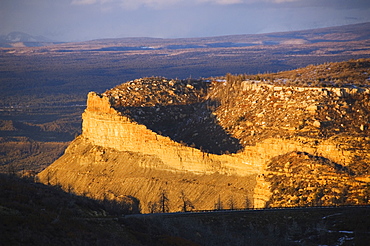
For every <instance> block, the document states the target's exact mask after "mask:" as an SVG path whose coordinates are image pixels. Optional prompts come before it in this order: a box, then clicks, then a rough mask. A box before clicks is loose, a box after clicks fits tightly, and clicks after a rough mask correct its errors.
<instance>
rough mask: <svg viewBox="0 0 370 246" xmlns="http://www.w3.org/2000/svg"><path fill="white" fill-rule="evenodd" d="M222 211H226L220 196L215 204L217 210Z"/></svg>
mask: <svg viewBox="0 0 370 246" xmlns="http://www.w3.org/2000/svg"><path fill="white" fill-rule="evenodd" d="M222 209H224V206H223V204H222V201H221V197H220V195H218V200H217V202H216V203H215V210H222Z"/></svg>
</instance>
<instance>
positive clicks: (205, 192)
mask: <svg viewBox="0 0 370 246" xmlns="http://www.w3.org/2000/svg"><path fill="white" fill-rule="evenodd" d="M144 82H145V83H144ZM144 82H143V81H137V82H130V83H127V84H123V85H121V86H120V87H118V88H119V89H117V88H115V89H113V90H110V91H107V92H106V93H104V94H102V95H99V94H97V93H94V92H92V93H89V95H88V102H87V108H86V110H85V112H84V113H83V126H82V135H81V136H80V137H78V138H77V139H76V140H75V141H74V142H73V143H72V144H71V146H70V147H69V148H68V149H67V151H66V153H65V154H64V155H63V156H62V157H61V158H60V159H59V160H57V161H56V162H55V163H54V164H52V165H51V166H50V167H49V168H47V169H46V170H45V171H43V172H42V173H40V175H39V177H40V179H41V181H42V182H45V183H52V184H60V185H62V186H63V187H64V188H65V189H67V190H69V189H73V190H74V191H75V192H76V193H79V194H86V195H87V194H88V195H89V196H92V197H95V198H98V199H104V198H107V197H108V198H109V199H120V197H123V196H126V195H130V196H134V197H136V198H138V199H139V200H140V201H141V204H142V209H143V211H144V212H148V211H149V208H148V204H149V203H151V202H155V201H157V200H158V197H159V195H160V193H161V192H163V191H164V190H165V191H166V192H167V193H168V196H169V198H170V201H171V203H172V204H171V206H170V207H171V208H170V210H171V211H179V210H181V208H179V207H181V203H182V198H181V196H182V197H183V196H184V194H185V195H186V196H187V198H188V199H189V200H191V201H192V203H193V205H194V207H195V208H196V209H213V208H214V206H215V203H217V201H222V202H223V207H225V208H227V207H234V208H235V207H239V208H243V207H246V206H249V207H250V206H254V207H265V206H266V205H268V206H288V205H289V206H298V205H305V206H306V205H314V204H313V203H314V202H313V200H314V199H313V198H312V197H311V198H309V195H304V197H306V198H304V199H303V198H302V199H301V198H299V199H297V198H296V197H295V196H297V195H296V194H293V193H292V192H290V193H289V192H288V193H287V192H281V190H282V189H283V188H284V185H286V184H289V182H291V181H292V180H294V179H299V180H303V179H304V180H305V181H304V182H300V185H298V186H297V187H296V188H297V189H298V191H300V192H301V193H302V194H303V193H304V194H309V193H310V191H312V188H309V187H311V186H312V184H315V185H318V186H319V187H321V186H323V185H326V184H327V183H330V182H329V181H328V180H330V181H331V182H332V180H336V181H335V182H336V185H335V187H336V188H337V189H338V192H336V193H333V194H327V196H326V198H323V199H324V200H325V201H326V200H328V201H332V202H321V204H324V205H331V204H334V202H336V201H337V200H338V199H339V200H340V199H341V198H340V197H338V196H340V195H338V194H339V193H340V191H343V192H344V191H345V192H347V194H351V195H350V196H351V197H352V198H350V199H348V200H346V201H347V203H348V204H364V203H365V204H366V203H367V202H368V199H362V200H361V199H359V197H364V196H366V194H367V190H366V189H367V188H366V187H367V184H368V183H367V182H368V180H367V176H366V175H368V174H369V173H368V171H369V167H368V163H369V157H370V151H369V150H370V148H369V147H370V138H369V137H368V133H369V127H368V124H369V122H370V118H369V117H370V116H369V115H370V114H369V105H370V104H369V91H368V90H367V89H356V90H355V89H348V88H328V89H323V88H309V87H308V88H304V87H281V86H279V87H278V86H272V85H269V84H266V83H262V82H258V81H244V82H240V83H236V82H233V81H228V82H227V83H220V82H214V83H209V82H206V83H205V82H204V84H202V85H200V84H199V83H200V82H199V81H197V83H196V84H194V85H192V84H191V83H190V82H188V83H185V84H184V85H182V86H177V87H176V83H177V82H176V81H175V82H173V81H172V82H171V81H167V80H160V81H157V80H156V81H154V82H153V81H152V83H147V81H144ZM144 85H145V86H146V87H145V88H146V89H144V91H145V90H148V91H151V90H152V89H150V88H152V87H155V88H154V89H155V90H158V91H157V92H156V93H158V94H160V95H162V94H163V95H164V97H165V98H166V100H162V99H161V100H159V99H155V100H152V97H153V95H151V94H148V93H144V94H143V93H139V94H138V95H139V96H138V97H133V96H132V95H131V93H132V92H133V91H136V92H138V91H140V90H141V88H142V87H143V86H144ZM148 88H149V89H148ZM158 88H160V89H158ZM181 88H187V89H186V93H185V92H184V91H182V90H180V89H181ZM154 89H153V90H154ZM207 90H208V92H207V93H205V92H206V91H207ZM164 102H165V103H164ZM188 105H191V106H188ZM158 115H159V116H160V117H158ZM349 122H352V123H353V124H349ZM163 125H165V127H163ZM189 129H190V130H189ZM191 143H193V144H191ZM203 146H205V147H203ZM214 149H217V151H212V150H214ZM290 153H306V155H307V156H312V157H315V158H316V157H317V158H325V160H328V161H329V162H330V163H334V164H335V165H336V166H338V167H341V168H342V169H343V170H344V169H345V170H347V171H346V173H343V172H337V171H335V170H332V171H330V172H327V171H325V170H326V169H325V168H324V169H323V168H322V166H325V165H324V164H322V163H321V164H320V163H319V164H317V165H316V164H309V165H308V164H307V163H305V162H304V161H302V160H301V159H299V158H298V161H295V162H294V165H295V166H300V165H301V166H302V167H305V168H306V169H307V170H311V171H312V170H314V171H312V172H311V171H310V172H309V171H305V172H299V171H292V169H290V167H289V165H287V166H286V167H285V169H284V168H279V169H277V170H275V169H274V168H272V167H274V164H271V163H275V162H274V161H273V160H274V158H277V157H278V156H284V158H287V157H286V156H285V155H289V154H290ZM303 160H304V159H303ZM329 162H328V163H329ZM280 169H281V170H280ZM328 173H329V174H328ZM305 175H307V177H305V178H303V177H304V176H305ZM351 175H352V176H353V177H352V176H351ZM315 177H318V178H315ZM279 179H281V180H285V181H284V182H283V183H282V184H281V185H279V182H278V181H277V180H279ZM325 180H326V181H325ZM324 181H325V182H324ZM351 182H352V183H351ZM328 187H329V186H327V188H328ZM351 187H352V188H351ZM353 187H354V188H353ZM325 189H326V188H325ZM284 190H285V189H284ZM321 191H322V190H321ZM317 193H319V190H317V192H316V190H315V192H314V194H317ZM288 196H289V199H287V201H288V202H281V200H284V197H288ZM333 196H335V197H336V199H337V200H335V199H332V198H333ZM322 197H325V195H324V196H321V197H320V198H315V199H316V200H317V199H321V198H322ZM316 200H315V201H316ZM360 200H361V201H360ZM297 201H298V202H297ZM218 203H219V202H218ZM226 204H228V205H226Z"/></svg>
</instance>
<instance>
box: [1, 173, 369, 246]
mask: <svg viewBox="0 0 370 246" xmlns="http://www.w3.org/2000/svg"><path fill="white" fill-rule="evenodd" d="M0 186H1V187H2V188H3V189H1V190H0V220H1V223H0V231H1V233H0V244H1V245H86V244H88V245H107V244H108V245H137V246H140V245H148V246H149V245H150V246H153V245H158V246H163V245H172V246H174V245H178V246H180V245H225V244H231V245H245V244H246V243H252V244H253V245H271V244H274V245H302V244H305V245H313V244H314V245H318V244H321V245H323V244H325V245H333V244H340V243H343V242H345V243H346V244H356V245H364V243H365V244H366V243H367V242H368V241H369V237H370V234H369V230H368V227H369V221H368V220H367V217H368V216H369V212H370V209H369V207H342V208H326V209H323V208H319V209H298V210H282V209H280V210H265V211H251V210H246V211H222V212H221V211H217V212H213V213H210V212H207V213H174V214H148V215H140V214H134V215H128V214H129V213H132V212H133V211H128V210H127V208H129V207H130V205H131V204H130V203H128V201H126V203H114V202H111V201H109V200H105V201H100V202H97V201H94V200H91V199H88V198H86V197H78V196H75V195H73V194H71V191H69V193H67V192H63V191H62V190H61V189H60V188H59V187H51V186H46V185H42V184H39V183H34V182H33V181H30V180H27V179H19V178H16V177H14V176H6V175H3V174H0ZM134 204H135V203H134ZM127 205H129V206H127ZM123 215H124V216H123Z"/></svg>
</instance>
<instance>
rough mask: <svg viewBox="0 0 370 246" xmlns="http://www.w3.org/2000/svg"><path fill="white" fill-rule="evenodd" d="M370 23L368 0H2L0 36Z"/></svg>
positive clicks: (75, 36) (245, 30)
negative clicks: (18, 32) (8, 34)
mask: <svg viewBox="0 0 370 246" xmlns="http://www.w3.org/2000/svg"><path fill="white" fill-rule="evenodd" d="M369 21H370V0H0V34H7V33H9V32H12V31H21V32H26V33H28V34H31V35H42V36H45V37H48V38H51V39H53V40H57V41H82V40H91V39H98V38H118V37H162V38H175V37H205V36H219V35H228V34H252V33H266V32H276V31H292V30H302V29H310V28H318V27H327V26H337V25H346V24H354V23H360V22H369Z"/></svg>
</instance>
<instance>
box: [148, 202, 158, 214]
mask: <svg viewBox="0 0 370 246" xmlns="http://www.w3.org/2000/svg"><path fill="white" fill-rule="evenodd" d="M158 208H159V206H158V203H156V202H149V203H148V210H149V213H151V214H153V213H157V212H158Z"/></svg>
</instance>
